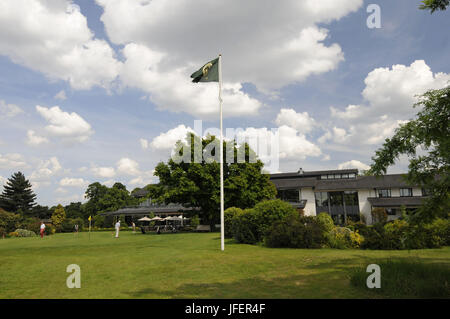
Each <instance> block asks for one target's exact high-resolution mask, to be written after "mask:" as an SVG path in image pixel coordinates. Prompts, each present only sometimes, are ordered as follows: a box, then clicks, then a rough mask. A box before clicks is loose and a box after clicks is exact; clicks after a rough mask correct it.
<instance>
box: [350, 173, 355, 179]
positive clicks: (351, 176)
mask: <svg viewBox="0 0 450 319" xmlns="http://www.w3.org/2000/svg"><path fill="white" fill-rule="evenodd" d="M348 178H356V174H355V173H350V174H348Z"/></svg>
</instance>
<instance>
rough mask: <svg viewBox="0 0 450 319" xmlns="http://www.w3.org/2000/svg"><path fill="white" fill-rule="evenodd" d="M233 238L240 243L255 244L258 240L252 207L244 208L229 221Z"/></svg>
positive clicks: (255, 219) (255, 217)
mask: <svg viewBox="0 0 450 319" xmlns="http://www.w3.org/2000/svg"><path fill="white" fill-rule="evenodd" d="M231 229H232V233H233V238H234V239H235V240H236V241H237V242H239V243H242V244H256V243H257V242H258V241H260V237H259V233H258V222H257V216H256V213H255V211H254V210H253V209H245V210H244V211H242V213H240V214H237V215H236V216H234V218H233V219H232V222H231Z"/></svg>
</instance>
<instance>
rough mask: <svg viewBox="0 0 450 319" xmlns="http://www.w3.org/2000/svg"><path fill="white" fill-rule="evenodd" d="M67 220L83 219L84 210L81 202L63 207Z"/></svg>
mask: <svg viewBox="0 0 450 319" xmlns="http://www.w3.org/2000/svg"><path fill="white" fill-rule="evenodd" d="M64 210H65V211H66V215H67V218H84V217H85V216H84V214H83V213H84V209H83V204H81V202H76V203H70V204H69V205H66V206H65V207H64Z"/></svg>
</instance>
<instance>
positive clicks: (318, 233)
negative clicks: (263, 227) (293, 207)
mask: <svg viewBox="0 0 450 319" xmlns="http://www.w3.org/2000/svg"><path fill="white" fill-rule="evenodd" d="M325 234H326V229H325V226H324V225H323V224H322V222H319V220H318V219H317V218H315V217H312V216H300V215H298V214H291V215H289V216H286V217H285V218H283V219H282V220H281V221H276V222H275V223H274V224H273V225H272V226H271V227H270V228H269V229H268V231H267V235H266V236H265V239H264V242H265V245H266V246H268V247H289V248H320V247H322V246H323V245H324V244H325V242H326V237H325Z"/></svg>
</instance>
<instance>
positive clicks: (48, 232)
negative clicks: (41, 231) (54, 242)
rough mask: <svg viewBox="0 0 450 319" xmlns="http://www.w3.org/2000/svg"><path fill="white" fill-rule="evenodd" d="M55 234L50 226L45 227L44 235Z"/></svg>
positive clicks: (54, 229)
mask: <svg viewBox="0 0 450 319" xmlns="http://www.w3.org/2000/svg"><path fill="white" fill-rule="evenodd" d="M55 233H56V227H55V226H53V225H50V224H47V225H45V235H46V236H48V235H53V234H55Z"/></svg>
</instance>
